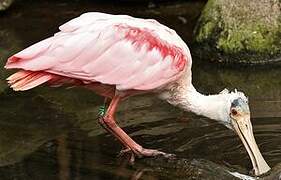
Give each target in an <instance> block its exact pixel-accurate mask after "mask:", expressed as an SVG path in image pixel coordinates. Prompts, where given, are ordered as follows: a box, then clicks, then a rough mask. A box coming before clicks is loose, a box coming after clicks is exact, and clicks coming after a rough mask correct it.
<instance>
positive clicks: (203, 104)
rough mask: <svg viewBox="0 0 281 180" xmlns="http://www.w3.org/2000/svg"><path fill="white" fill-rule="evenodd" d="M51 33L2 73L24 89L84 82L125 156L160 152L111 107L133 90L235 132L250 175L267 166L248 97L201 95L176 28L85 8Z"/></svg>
mask: <svg viewBox="0 0 281 180" xmlns="http://www.w3.org/2000/svg"><path fill="white" fill-rule="evenodd" d="M59 29H60V31H59V32H58V33H56V34H55V35H54V36H52V37H50V38H47V39H45V40H43V41H40V42H38V43H36V44H34V45H32V46H30V47H28V48H26V49H24V50H22V51H20V52H19V53H17V54H15V55H13V56H11V57H10V58H9V59H8V61H7V64H6V66H5V68H7V69H14V68H15V69H20V70H19V71H18V72H16V73H15V74H13V75H11V76H10V77H8V78H7V80H8V83H9V84H10V86H11V88H13V89H14V90H15V91H24V90H28V89H31V88H34V87H36V86H39V85H41V84H43V83H49V84H51V85H62V84H71V85H76V86H84V87H86V88H89V89H91V90H93V91H94V92H96V93H97V94H99V95H101V96H104V97H106V98H109V99H111V102H110V104H109V107H108V109H107V111H106V112H105V114H104V116H103V117H101V118H100V123H101V124H102V126H103V127H104V128H105V129H106V130H107V131H108V132H110V133H112V134H113V135H114V136H115V137H116V138H117V139H118V140H119V141H120V142H121V143H122V144H123V145H124V147H125V150H123V152H131V154H132V158H133V157H134V155H136V156H137V157H143V156H155V155H165V153H163V152H161V151H158V150H153V149H145V148H143V147H142V146H141V145H139V144H138V143H136V142H135V141H134V140H133V139H131V138H130V137H129V136H128V135H127V134H126V133H125V132H124V131H123V130H122V129H121V128H120V127H119V126H118V125H117V123H116V121H115V112H116V109H117V106H118V105H119V104H120V103H121V102H122V100H124V99H125V98H128V97H130V96H133V95H137V94H143V93H154V94H156V95H157V96H158V97H160V98H161V99H163V100H166V101H168V102H169V103H170V104H172V105H175V106H178V107H180V108H182V109H183V110H186V111H192V112H194V113H196V114H198V115H203V116H206V117H209V118H210V119H214V120H216V121H218V122H220V123H222V124H224V125H225V126H226V127H228V128H229V129H232V130H234V131H235V132H236V133H237V134H238V135H239V137H240V138H241V140H242V142H243V144H244V146H245V148H246V150H247V151H248V154H249V156H250V159H251V161H252V164H253V167H254V171H255V173H256V175H259V174H262V173H265V172H267V171H268V170H269V169H270V167H269V166H268V165H267V163H266V162H265V160H264V159H263V157H262V155H261V153H260V151H259V148H258V146H257V144H256V142H255V139H254V135H253V130H252V125H251V121H250V111H249V106H248V100H247V98H246V97H245V95H244V94H243V93H242V92H237V91H235V92H228V91H227V90H224V91H222V92H221V93H219V94H217V95H203V94H200V93H199V92H197V91H196V89H195V88H194V87H193V85H192V83H191V64H192V60H191V55H190V51H189V49H188V47H187V45H186V44H185V43H184V41H183V40H182V39H181V38H180V37H179V36H178V35H177V33H176V32H175V31H174V30H172V29H170V28H168V27H166V26H164V25H162V24H160V23H158V22H157V21H155V20H152V19H139V18H133V17H130V16H127V15H110V14H104V13H97V12H90V13H85V14H82V15H81V16H80V17H77V18H75V19H72V20H70V21H69V22H67V23H65V24H63V25H62V26H60V27H59Z"/></svg>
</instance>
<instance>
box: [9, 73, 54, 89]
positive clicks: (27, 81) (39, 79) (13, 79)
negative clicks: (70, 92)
mask: <svg viewBox="0 0 281 180" xmlns="http://www.w3.org/2000/svg"><path fill="white" fill-rule="evenodd" d="M52 78H53V76H52V74H50V73H47V72H40V71H36V72H34V71H26V70H21V71H18V72H16V73H14V74H12V75H11V76H10V77H8V78H7V81H8V84H9V85H10V87H11V88H13V90H15V91H25V90H28V89H32V88H34V87H36V86H39V85H41V84H43V83H45V82H47V81H49V80H51V79H52Z"/></svg>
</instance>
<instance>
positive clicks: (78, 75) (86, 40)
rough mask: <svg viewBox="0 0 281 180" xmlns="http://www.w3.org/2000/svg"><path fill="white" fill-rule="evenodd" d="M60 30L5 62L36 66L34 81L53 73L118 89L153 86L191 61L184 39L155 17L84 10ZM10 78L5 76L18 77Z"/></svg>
mask: <svg viewBox="0 0 281 180" xmlns="http://www.w3.org/2000/svg"><path fill="white" fill-rule="evenodd" d="M60 30H61V31H60V32H58V33H57V34H55V35H54V36H53V37H50V38H48V39H45V40H43V41H41V42H39V43H37V44H34V45H32V46H30V47H28V48H26V49H24V50H23V51H21V52H19V53H17V54H15V55H13V56H12V57H10V58H9V59H8V62H7V64H6V66H5V67H6V68H8V69H10V68H19V69H23V70H26V71H28V72H29V71H36V72H37V71H39V72H40V76H39V75H38V77H40V79H41V81H39V80H38V78H37V79H36V83H33V85H36V86H37V85H39V84H40V82H42V83H44V82H46V81H49V80H51V79H52V78H51V77H50V74H55V75H60V76H64V77H68V78H74V79H79V80H82V81H83V82H85V83H91V82H101V83H103V84H110V85H115V86H116V88H117V89H118V90H127V89H137V90H149V89H154V88H158V87H161V86H163V85H165V84H167V83H169V82H171V81H173V80H175V79H177V78H178V77H180V76H181V74H182V73H183V72H184V71H185V70H186V69H187V67H189V69H190V67H191V57H190V53H189V50H188V48H187V46H186V45H185V44H184V42H183V41H182V40H181V39H180V38H179V36H178V35H177V34H176V33H175V32H174V31H173V30H171V29H169V28H167V27H166V26H163V25H161V24H159V23H158V22H156V21H155V20H144V19H137V18H132V17H130V16H124V15H109V14H103V13H86V14H83V15H81V16H80V17H78V18H75V19H73V20H71V21H69V22H67V23H66V24H64V25H62V26H61V27H60ZM42 72H43V74H42ZM44 72H46V73H45V75H44ZM36 77H37V76H36ZM13 78H14V79H13ZM13 78H9V79H10V81H11V79H12V81H15V79H18V77H16V78H15V76H14V77H13ZM33 81H34V80H33ZM33 81H32V82H33ZM27 87H28V88H32V87H34V86H31V85H29V86H27ZM28 88H24V90H26V89H28Z"/></svg>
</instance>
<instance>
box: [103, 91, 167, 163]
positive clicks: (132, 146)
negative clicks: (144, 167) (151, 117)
mask: <svg viewBox="0 0 281 180" xmlns="http://www.w3.org/2000/svg"><path fill="white" fill-rule="evenodd" d="M120 101H121V97H120V96H118V95H117V96H114V97H113V99H112V101H111V103H110V105H109V107H108V110H107V112H106V114H105V116H104V117H102V118H101V119H100V123H101V125H102V126H103V127H104V128H105V129H106V130H107V131H109V132H110V133H112V134H113V135H114V136H115V137H116V138H117V139H118V140H119V141H120V142H121V143H122V144H123V145H124V146H125V147H126V150H125V151H123V152H128V151H131V152H132V153H133V154H134V155H137V156H138V157H148V156H157V155H164V156H167V157H168V156H170V155H168V154H165V153H163V152H161V151H158V150H153V149H145V148H143V147H142V146H140V145H139V144H138V143H136V142H135V141H134V140H133V139H132V138H130V137H129V135H127V134H126V133H125V132H124V131H123V130H122V129H121V128H120V127H119V126H118V125H117V124H116V122H115V119H114V114H115V112H116V108H117V106H118V104H119V102H120ZM133 159H134V157H132V161H133Z"/></svg>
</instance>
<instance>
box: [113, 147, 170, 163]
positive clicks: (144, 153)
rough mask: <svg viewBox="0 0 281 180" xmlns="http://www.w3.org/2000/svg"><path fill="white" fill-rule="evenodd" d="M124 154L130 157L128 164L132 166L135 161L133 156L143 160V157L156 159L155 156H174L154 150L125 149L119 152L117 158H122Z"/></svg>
mask: <svg viewBox="0 0 281 180" xmlns="http://www.w3.org/2000/svg"><path fill="white" fill-rule="evenodd" d="M126 154H129V155H130V163H131V164H133V163H134V161H135V156H136V157H138V158H143V157H156V156H163V157H165V158H172V157H174V156H175V155H174V154H168V153H164V152H162V151H159V150H156V149H145V148H140V149H130V148H126V149H123V150H121V151H120V153H119V155H118V156H119V157H120V156H124V155H126Z"/></svg>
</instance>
